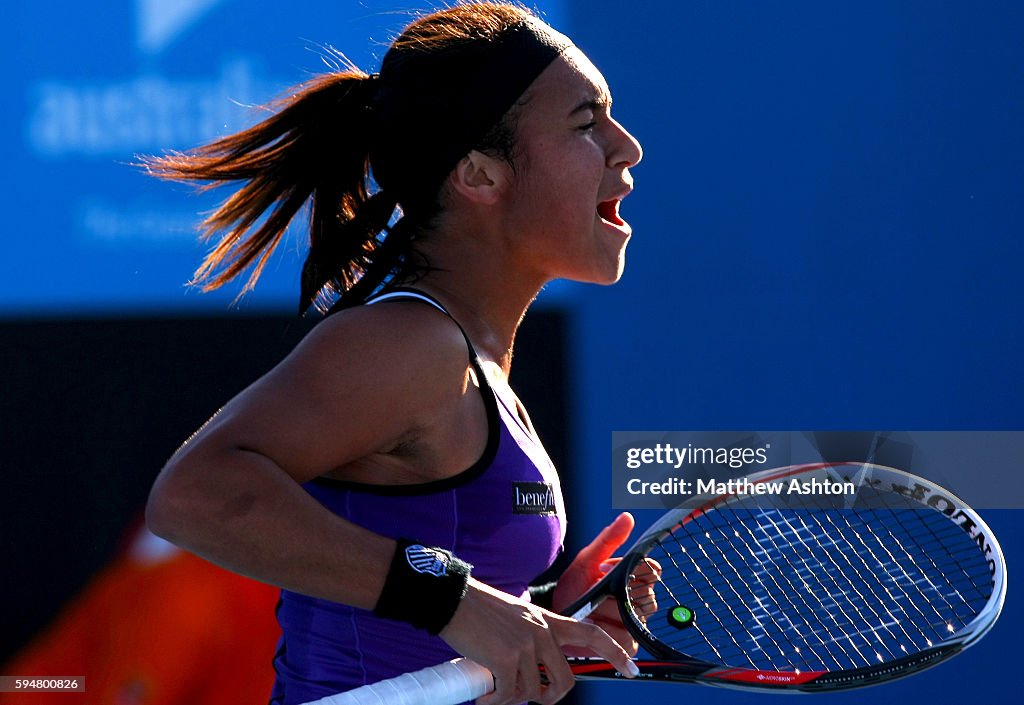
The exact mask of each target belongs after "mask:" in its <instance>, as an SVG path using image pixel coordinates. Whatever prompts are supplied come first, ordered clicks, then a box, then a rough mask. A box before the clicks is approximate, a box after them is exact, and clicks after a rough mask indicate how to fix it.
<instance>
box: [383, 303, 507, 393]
mask: <svg viewBox="0 0 1024 705" xmlns="http://www.w3.org/2000/svg"><path fill="white" fill-rule="evenodd" d="M410 300H412V301H422V302H423V303H425V304H428V305H430V306H433V307H434V308H436V309H437V310H438V311H440V312H441V313H443V314H444V315H446V316H448V318H449V319H451V322H452V323H454V324H455V325H456V326H458V328H459V332H460V333H462V337H463V338H464V339H465V341H466V347H467V348H468V349H469V360H470V362H471V363H472V364H473V368H474V369H475V370H476V372H477V374H479V375H480V386H481V388H484V389H487V388H490V386H491V385H490V384H489V383H488V382H487V376H486V375H485V374H484V370H483V365H482V364H481V362H480V356H479V355H477V352H476V348H474V347H473V341H471V340H470V339H469V335H468V334H467V333H466V329H465V328H463V327H462V324H461V323H459V322H458V321H457V320H455V317H454V316H452V314H450V313H448V309H446V308H445V307H444V306H443V305H442V304H441V302H440V301H438V300H437V299H435V298H434V297H433V296H431V295H430V294H425V293H423V292H422V291H419V290H418V289H409V288H404V287H397V288H394V289H389V290H388V291H386V292H384V293H382V294H379V295H376V296H371V297H370V298H369V299H367V300H366V302H365V303H364V305H366V306H371V305H373V304H377V303H383V302H384V301H410Z"/></svg>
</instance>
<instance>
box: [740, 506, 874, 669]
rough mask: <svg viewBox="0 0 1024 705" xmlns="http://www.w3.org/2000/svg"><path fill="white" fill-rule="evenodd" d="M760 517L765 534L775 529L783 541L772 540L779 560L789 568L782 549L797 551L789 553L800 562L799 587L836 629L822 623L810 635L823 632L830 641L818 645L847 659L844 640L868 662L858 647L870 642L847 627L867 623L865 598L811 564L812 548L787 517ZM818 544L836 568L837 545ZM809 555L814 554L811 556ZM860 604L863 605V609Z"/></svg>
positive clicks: (798, 572) (788, 560)
mask: <svg viewBox="0 0 1024 705" xmlns="http://www.w3.org/2000/svg"><path fill="white" fill-rule="evenodd" d="M763 518H765V519H766V520H767V521H766V522H759V524H758V526H759V527H760V528H761V529H762V530H763V531H764V532H765V533H766V534H769V533H770V529H774V530H775V531H777V532H778V534H779V538H780V539H782V540H783V541H784V543H783V544H781V545H780V544H778V542H776V541H774V540H773V545H775V546H776V547H778V549H779V554H780V557H781V558H782V559H784V560H785V561H786V562H787V563H788V564H789V565H790V566H793V565H794V563H793V559H792V557H789V556H787V555H786V554H785V549H796V550H793V551H791V553H792V554H793V555H794V556H795V557H796V558H797V559H799V560H800V563H801V567H800V568H798V569H797V570H796V574H797V575H798V577H799V578H800V580H801V588H802V589H803V590H804V591H806V592H808V593H809V594H812V595H814V596H815V597H816V598H817V600H818V604H819V607H820V608H821V611H822V612H823V613H824V614H825V615H826V616H827V617H829V619H830V621H831V623H832V624H831V627H834V628H835V630H837V631H832V630H831V629H830V628H829V626H830V625H829V624H828V623H826V622H824V621H821V622H819V624H818V626H819V630H817V631H812V634H817V633H820V631H821V630H824V631H825V633H826V634H827V635H828V637H829V638H828V640H825V639H822V640H821V643H822V644H824V643H835V644H837V646H838V647H839V648H840V649H841V650H842V651H843V652H844V654H846V655H847V656H849V652H847V651H846V649H845V648H843V647H842V644H843V641H844V640H845V641H846V642H847V643H848V644H849V646H850V647H851V648H852V649H853V650H854V652H855V653H856V654H857V656H858V657H859V658H860V660H862V661H864V662H865V664H868V663H870V662H871V661H870V659H869V658H868V657H867V656H865V654H864V652H863V651H861V647H862V646H863V647H872V642H871V640H870V639H868V638H867V637H866V636H865V635H864V634H863V633H860V632H858V633H857V634H851V632H850V630H849V628H848V627H850V626H853V625H856V624H864V623H866V622H867V620H866V619H865V617H864V611H865V610H868V611H871V610H870V605H865V602H864V595H862V594H859V593H858V592H857V590H856V587H855V586H853V585H843V584H840V583H839V581H838V580H837V579H836V578H835V576H834V574H833V572H831V571H830V570H829V567H828V566H827V565H824V564H820V563H811V561H810V560H809V559H808V558H807V553H810V552H811V551H813V549H812V548H811V547H810V546H808V545H807V543H806V541H805V540H804V537H803V535H801V533H800V530H799V529H797V528H794V527H793V525H792V524H791V523H790V521H789V519H788V518H787V517H785V516H781V515H780V516H778V518H777V519H776V518H775V517H774V516H764V517H763ZM783 525H784V526H785V527H786V528H788V529H789V530H790V531H789V533H786V532H785V531H783V530H782V526H783ZM804 527H805V528H804V531H805V533H810V534H811V535H812V536H813V532H810V530H809V529H808V528H806V524H804ZM817 544H818V548H819V549H820V550H821V551H822V554H823V555H824V557H825V558H826V559H827V560H829V561H831V562H832V563H833V566H834V567H836V568H837V569H838V565H837V564H835V561H834V560H833V559H832V557H831V552H830V549H831V548H834V547H836V546H838V544H837V543H836V542H835V541H834V540H832V542H831V544H830V545H829V546H828V547H825V546H823V545H822V544H821V542H820V541H817ZM801 549H803V550H801ZM805 551H807V553H805ZM810 555H814V554H813V553H810ZM822 576H824V577H827V578H828V579H829V580H830V582H831V585H827V584H826V583H825V582H824V580H822ZM809 580H814V581H816V584H815V585H811V583H810V582H809ZM850 588H853V589H852V592H854V593H857V594H858V597H859V599H860V602H857V601H854V600H853V599H852V597H850V592H851V589H850ZM837 595H838V597H837ZM839 598H845V601H846V603H847V605H848V608H849V609H850V610H852V611H853V612H855V613H856V617H853V616H851V614H850V612H848V611H847V606H844V604H843V603H842V602H841V601H840V599H839ZM859 605H862V606H864V607H863V609H862V607H861V606H859ZM831 607H835V608H836V609H838V612H839V615H840V616H842V618H843V619H842V621H840V620H839V618H838V617H837V615H836V609H831ZM873 615H874V616H875V617H878V614H877V613H874V612H873ZM879 628H882V629H886V628H888V625H887V624H885V623H884V622H880V626H879ZM854 635H857V636H861V638H862V641H863V642H864V643H863V644H861V645H858V644H857V642H856V641H855V640H854V639H853V638H852V637H853V636H854ZM890 655H891V654H890Z"/></svg>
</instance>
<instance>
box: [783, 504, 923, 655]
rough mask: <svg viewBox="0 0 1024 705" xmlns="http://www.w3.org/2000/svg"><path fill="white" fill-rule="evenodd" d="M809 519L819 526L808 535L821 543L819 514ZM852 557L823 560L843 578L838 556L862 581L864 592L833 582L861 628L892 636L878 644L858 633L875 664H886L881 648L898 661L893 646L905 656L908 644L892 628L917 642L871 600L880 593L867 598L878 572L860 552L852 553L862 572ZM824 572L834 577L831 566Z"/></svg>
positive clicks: (851, 584) (837, 545) (844, 553)
mask: <svg viewBox="0 0 1024 705" xmlns="http://www.w3.org/2000/svg"><path fill="white" fill-rule="evenodd" d="M810 516H811V518H813V519H814V520H815V522H816V524H817V528H818V530H819V531H818V532H815V531H813V530H811V529H810V528H809V527H808V529H807V530H808V532H809V533H810V534H811V535H812V536H814V537H815V541H818V542H819V543H820V539H819V538H818V536H819V535H820V534H824V533H825V532H826V531H827V530H826V529H825V527H824V525H822V524H821V521H820V517H819V514H818V513H815V514H811V515H810ZM799 519H800V520H801V522H802V523H803V524H804V526H805V527H806V520H805V518H804V517H803V516H801V517H799ZM831 545H832V547H835V548H847V547H850V545H849V544H846V545H844V544H840V543H839V542H838V541H836V540H834V539H833V540H832V544H831ZM850 553H851V552H850V551H846V550H840V551H835V552H833V551H830V550H825V551H824V556H825V557H826V558H827V559H828V561H829V563H830V564H831V567H832V568H835V571H836V572H837V573H838V574H839V575H843V574H844V569H843V567H842V566H841V565H840V564H839V563H838V561H836V559H835V555H836V554H838V555H839V556H840V557H841V558H842V559H843V560H844V561H845V563H846V565H847V566H848V567H849V569H850V570H851V571H852V573H853V574H855V575H856V576H857V578H858V579H859V580H861V581H862V583H861V585H862V586H863V587H864V588H865V589H862V587H858V583H857V582H855V581H849V583H848V584H847V585H842V586H841V585H839V583H838V581H837V580H836V579H834V578H833V583H834V585H835V587H836V588H837V589H839V590H840V592H841V594H842V595H843V596H844V597H846V599H847V600H848V601H849V602H850V604H851V606H852V607H853V608H854V609H855V610H856V611H857V614H858V617H859V618H860V623H861V624H865V625H871V624H874V625H875V626H873V627H868V630H867V631H868V633H873V632H875V631H880V630H884V631H885V632H886V633H887V634H888V635H889V637H890V638H891V641H886V640H875V641H872V640H871V639H869V638H868V637H867V635H866V633H865V631H863V630H860V631H858V635H859V636H861V637H862V639H863V640H864V642H865V644H866V645H867V646H868V647H871V648H874V649H875V651H874V657H875V660H876V661H883V660H885V659H884V658H883V657H882V654H881V653H880V652H879V651H878V650H877V649H878V648H881V649H882V650H883V651H885V652H886V655H887V656H888V658H889V660H892V659H895V658H898V657H899V655H900V654H897V653H896V651H895V650H894V649H893V647H892V646H890V644H893V645H895V646H896V647H898V649H899V651H901V652H902V653H903V654H905V653H907V649H906V645H905V644H902V643H900V637H899V636H898V635H897V634H896V633H895V632H894V631H893V629H892V628H893V627H897V628H898V629H899V631H901V632H902V634H903V637H904V639H905V640H906V641H907V642H908V643H912V642H913V641H914V637H912V636H911V635H910V633H909V632H908V631H907V630H906V628H905V627H904V625H903V623H902V621H901V620H900V619H899V618H898V617H897V616H896V615H895V614H894V613H893V612H892V610H891V609H889V608H887V607H886V606H885V605H884V602H883V601H881V600H874V599H871V598H872V597H875V598H877V597H878V596H879V595H878V593H877V591H870V590H868V591H867V592H869V593H870V594H865V590H866V588H868V587H869V582H870V581H869V578H868V576H877V571H873V570H872V569H871V566H870V565H869V564H868V563H867V561H865V560H864V558H863V556H861V555H860V554H859V553H858V552H857V551H853V553H854V555H856V556H857V557H858V558H860V559H861V563H862V568H861V567H858V566H856V565H854V563H853V561H852V560H851V559H850V555H849V554H850ZM824 570H825V573H826V574H829V575H831V573H830V571H829V566H824ZM879 585H880V586H881V587H882V589H883V591H884V592H885V593H886V594H887V595H888V596H889V597H890V598H894V595H893V594H892V592H891V591H890V590H889V588H888V587H887V586H886V585H885V584H884V583H881V582H879ZM843 588H847V589H845V590H844V589H843ZM850 592H853V593H854V594H856V596H857V600H853V598H852V597H850ZM904 595H905V596H907V597H908V598H909V595H906V592H905V591H904ZM894 602H896V600H895V599H894ZM876 603H877V604H876ZM858 605H859V606H862V607H863V609H861V607H858ZM876 607H877V608H879V609H881V610H882V611H881V612H880V611H879V609H876ZM865 612H869V613H870V616H871V619H868V618H866V617H865V615H864V613H865ZM883 612H884V614H883ZM854 624H855V623H854V622H852V621H851V626H853V625H854ZM862 656H863V655H862ZM864 660H865V665H869V664H870V663H871V660H870V659H867V658H865V659H864Z"/></svg>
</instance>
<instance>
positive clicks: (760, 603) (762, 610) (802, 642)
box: [706, 527, 821, 670]
mask: <svg viewBox="0 0 1024 705" xmlns="http://www.w3.org/2000/svg"><path fill="white" fill-rule="evenodd" d="M715 528H716V530H717V532H718V535H719V536H720V543H731V542H732V540H733V539H737V540H738V541H739V542H741V543H742V545H743V548H744V550H742V551H741V550H737V551H736V553H737V555H738V556H739V558H740V560H741V561H742V562H743V567H744V570H743V571H738V570H737V573H738V575H739V577H740V580H741V581H743V584H744V586H745V587H747V588H748V589H749V590H750V591H751V593H752V594H753V599H754V601H755V602H756V603H757V607H755V608H754V609H753V610H752V613H753V616H754V621H755V623H756V625H757V627H758V629H759V630H760V632H761V633H763V634H764V635H766V636H768V637H769V639H770V640H771V642H772V644H773V645H774V646H775V648H776V650H777V651H779V652H780V653H786V651H785V649H784V648H783V647H782V645H780V644H779V643H778V641H777V639H776V638H775V637H774V636H773V635H772V633H771V632H769V631H768V630H767V629H765V628H764V626H763V625H762V623H761V616H762V615H763V616H764V617H767V618H768V619H769V620H770V621H771V622H772V626H774V627H775V628H776V629H777V633H778V634H781V635H782V636H783V637H784V638H786V639H787V645H788V646H789V648H790V652H791V653H793V654H797V655H798V657H799V659H800V661H801V663H802V664H803V666H804V667H805V668H807V669H808V670H809V669H810V663H809V662H808V661H807V659H806V657H805V656H804V651H803V650H804V649H806V650H807V652H808V653H810V654H811V655H812V656H814V658H818V659H820V658H821V657H820V656H819V655H818V654H816V653H815V651H814V647H813V646H812V645H811V643H810V642H809V641H808V640H807V637H806V636H805V635H804V633H803V631H802V629H801V627H800V625H799V624H797V623H796V622H793V621H791V620H790V618H789V617H788V616H787V615H788V614H794V615H797V616H800V615H802V609H801V608H800V607H798V606H797V605H796V604H795V603H794V602H793V600H792V599H790V597H789V596H790V594H791V590H785V589H783V588H782V586H781V585H780V584H779V582H778V580H777V579H776V576H775V575H774V574H773V573H770V572H766V571H764V570H761V566H760V565H757V564H752V563H751V562H750V561H749V560H748V559H747V555H748V554H753V553H754V552H753V550H752V549H751V547H750V545H749V543H748V542H747V540H746V539H745V538H744V536H743V534H741V533H740V532H739V531H738V530H735V529H734V530H733V531H732V536H731V537H730V536H729V535H728V534H726V532H725V531H724V530H723V529H722V527H715ZM706 535H707V534H706ZM744 574H749V575H751V576H752V577H753V578H754V579H755V580H756V581H757V583H758V585H757V589H756V590H755V589H754V588H752V587H751V586H750V585H749V584H748V583H747V582H746V581H745V580H743V575H744ZM764 576H767V577H768V579H769V580H771V582H772V584H773V586H774V587H772V586H769V585H767V584H765V581H764ZM790 588H792V583H790ZM761 595H781V596H782V597H783V598H785V599H786V600H787V601H788V605H787V607H788V608H789V610H790V611H789V612H787V613H779V614H780V616H781V617H782V618H783V620H784V621H785V622H786V623H787V624H786V626H783V625H782V624H781V623H780V622H779V621H778V620H777V619H776V618H775V614H776V611H775V610H772V609H770V607H771V602H770V601H766V600H765V599H764V598H763V597H761ZM766 602H767V603H768V606H767V607H766V605H765V603H766ZM800 621H802V622H803V625H804V627H806V628H807V629H808V630H809V631H812V632H813V629H814V628H813V626H812V625H811V624H810V622H808V621H807V620H806V619H802V618H801V620H800ZM786 627H788V628H789V629H792V631H793V632H794V633H795V634H796V636H797V638H798V640H799V643H796V642H795V641H793V640H792V639H790V638H788V637H789V631H788V629H787V628H786ZM754 639H755V641H756V640H757V637H754ZM791 661H792V659H791V660H790V662H791ZM793 665H795V664H793Z"/></svg>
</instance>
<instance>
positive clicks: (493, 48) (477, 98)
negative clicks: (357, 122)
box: [370, 17, 572, 206]
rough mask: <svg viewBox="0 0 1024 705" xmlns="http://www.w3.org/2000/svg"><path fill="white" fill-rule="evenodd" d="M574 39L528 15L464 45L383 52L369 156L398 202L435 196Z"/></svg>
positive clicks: (381, 180)
mask: <svg viewBox="0 0 1024 705" xmlns="http://www.w3.org/2000/svg"><path fill="white" fill-rule="evenodd" d="M570 46H572V42H570V41H569V39H568V38H566V37H565V36H564V35H562V34H560V33H558V32H556V31H555V30H553V29H551V28H550V27H549V26H547V25H546V24H544V23H543V22H541V21H540V20H538V19H536V18H534V17H528V18H525V19H523V20H522V21H520V22H517V23H515V24H513V25H510V26H509V27H508V28H506V29H505V30H503V31H502V32H500V33H499V34H497V35H496V36H494V37H493V38H491V39H489V40H485V39H481V40H479V41H473V42H472V44H471V45H469V46H468V48H467V51H466V52H457V51H455V52H448V51H443V50H442V51H437V52H434V53H431V52H429V51H415V50H409V49H406V50H403V51H395V50H392V51H390V52H388V55H387V56H385V58H384V63H383V65H382V66H381V70H380V77H379V81H378V83H379V85H378V89H377V91H376V96H375V98H374V100H373V104H372V108H371V109H372V113H373V123H374V130H373V131H374V135H373V138H372V143H373V146H372V147H371V150H370V163H371V165H372V167H373V169H374V175H375V178H376V180H377V183H378V184H379V185H380V186H381V187H382V188H384V189H386V190H389V191H392V192H393V193H394V194H395V196H396V198H397V200H398V201H399V202H400V203H402V204H403V205H406V206H407V205H409V203H408V201H410V200H415V198H416V197H423V198H433V197H434V196H435V195H436V194H437V191H438V189H439V188H440V187H441V184H442V183H443V182H444V179H445V178H446V177H447V176H448V174H449V173H450V172H451V170H452V169H453V168H454V167H455V165H456V164H458V163H459V160H460V159H462V158H463V157H464V156H466V155H467V154H468V153H469V152H470V151H471V150H473V149H474V148H476V147H477V146H478V145H479V144H480V142H481V141H482V140H483V138H484V137H485V136H486V135H487V133H488V132H489V131H490V130H491V129H492V128H493V127H494V126H495V125H497V124H498V123H499V121H500V120H501V118H502V117H503V116H504V115H505V113H507V112H508V111H509V109H510V108H512V106H513V105H515V103H516V101H517V100H518V99H519V98H520V97H521V96H522V95H523V93H524V92H525V91H526V89H527V88H529V87H530V84H531V83H533V82H534V81H535V80H536V79H537V77H538V76H540V74H541V73H542V72H543V71H544V69H546V68H547V67H548V66H549V65H550V64H551V62H553V61H554V60H555V59H556V58H557V57H558V56H560V55H561V54H562V52H564V51H565V50H566V49H567V48H569V47H570Z"/></svg>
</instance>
